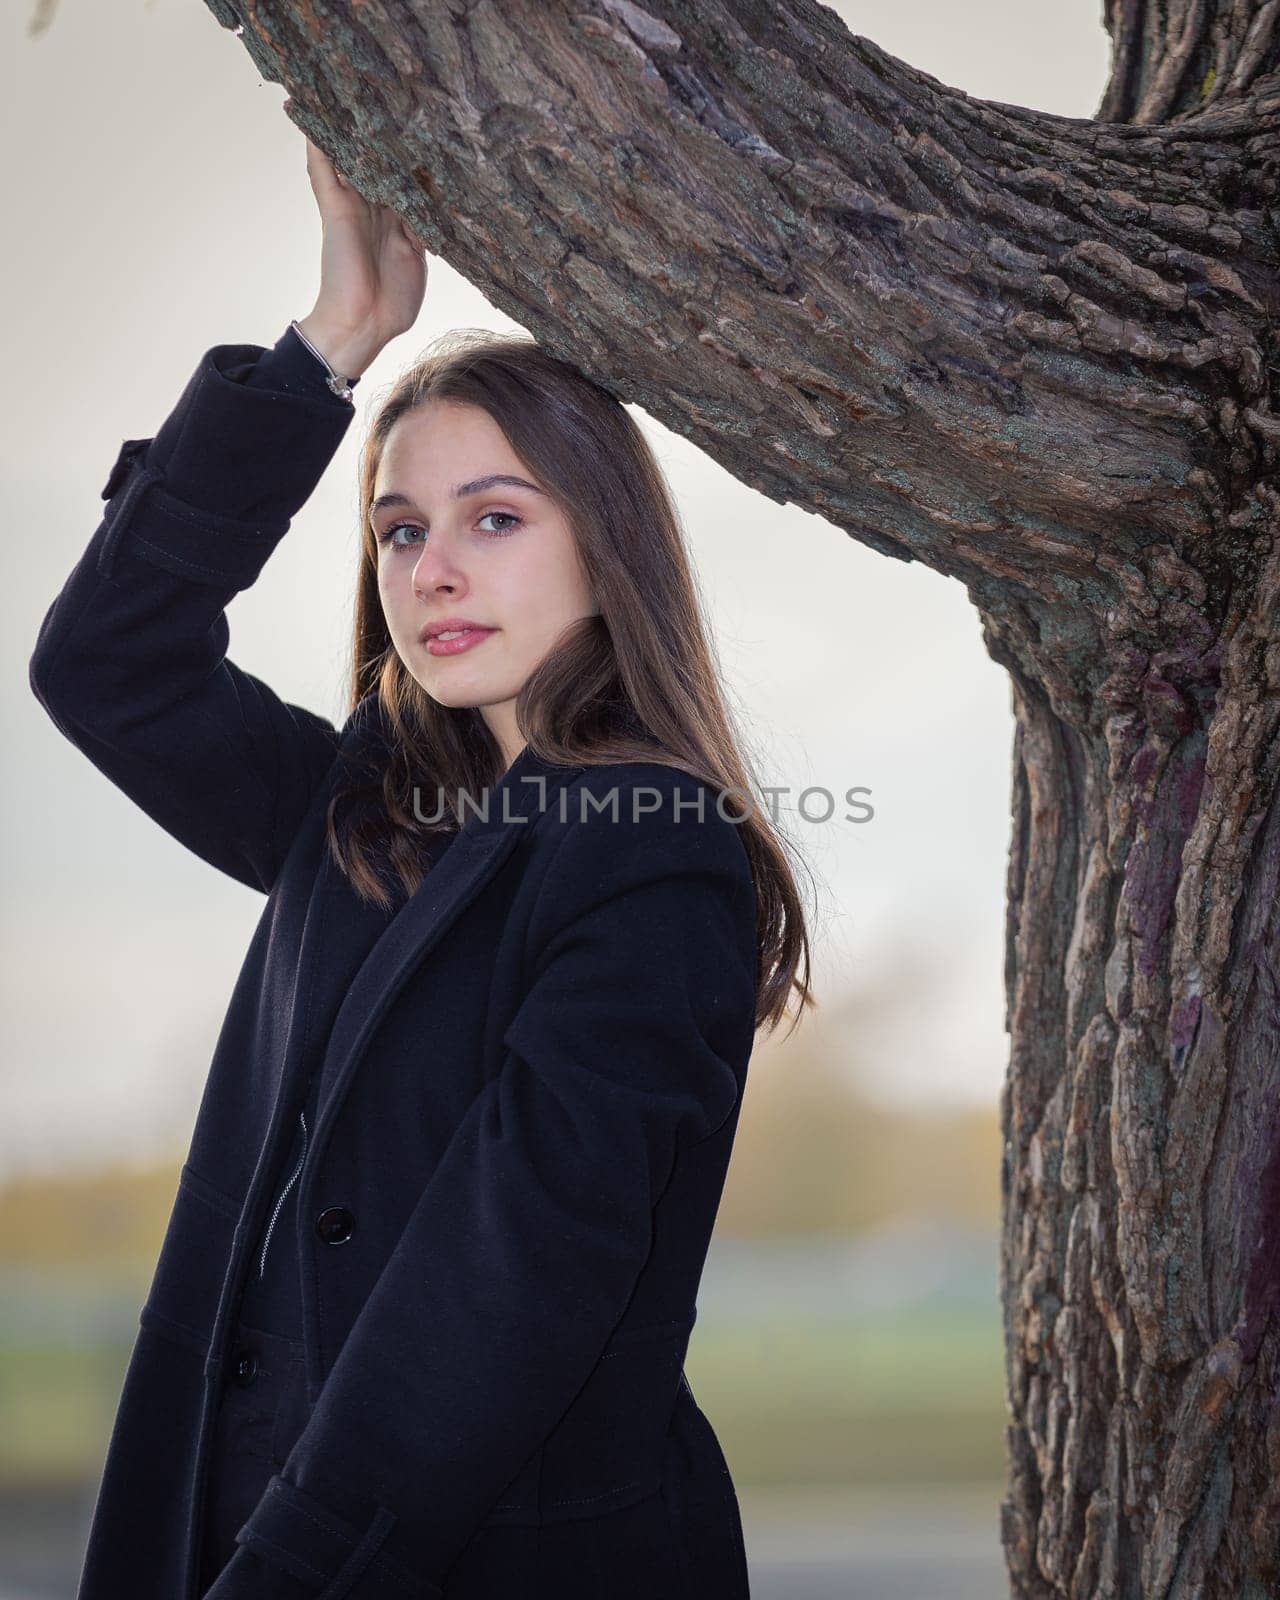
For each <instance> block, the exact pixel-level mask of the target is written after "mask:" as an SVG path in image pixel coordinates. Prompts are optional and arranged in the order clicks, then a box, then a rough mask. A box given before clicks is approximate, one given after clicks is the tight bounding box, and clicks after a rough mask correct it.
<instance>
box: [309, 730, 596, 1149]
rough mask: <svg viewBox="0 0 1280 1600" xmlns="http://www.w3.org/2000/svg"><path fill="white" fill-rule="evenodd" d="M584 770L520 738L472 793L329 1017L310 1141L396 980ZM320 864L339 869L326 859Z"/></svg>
mask: <svg viewBox="0 0 1280 1600" xmlns="http://www.w3.org/2000/svg"><path fill="white" fill-rule="evenodd" d="M583 770H584V769H583V768H582V767H577V766H556V765H553V764H552V763H550V762H546V761H543V760H542V758H541V757H539V756H537V755H535V754H534V752H533V751H532V750H531V749H530V747H529V746H528V745H526V746H525V747H524V749H523V750H522V751H521V752H520V754H519V755H518V756H517V757H516V759H515V761H514V762H513V763H512V764H511V766H510V767H508V768H507V770H506V772H505V773H504V774H503V775H502V777H501V778H500V779H499V781H498V782H497V783H496V784H495V785H493V786H492V787H491V788H489V789H487V790H482V791H481V793H480V794H478V795H476V797H475V801H476V805H477V806H478V807H479V809H478V810H471V807H470V802H469V801H468V803H467V806H468V811H469V815H468V816H467V819H466V821H465V822H464V824H463V826H462V828H461V830H460V831H459V832H458V833H457V834H456V835H455V836H454V838H453V839H452V842H450V843H448V844H447V845H446V846H445V848H444V849H443V853H442V854H440V855H439V858H438V859H437V860H435V861H434V862H433V865H432V866H431V868H430V870H429V871H428V873H427V875H426V878H425V879H424V880H423V882H422V883H421V884H420V885H419V887H418V889H417V890H416V892H415V893H414V894H413V895H412V896H411V897H410V899H409V900H408V901H407V902H406V903H405V905H404V906H403V907H402V908H401V910H400V911H399V912H398V913H397V915H396V916H395V917H394V918H393V920H392V921H391V923H390V924H389V925H388V927H387V928H386V930H385V932H383V933H382V934H381V936H380V937H379V938H378V939H377V941H376V942H375V943H374V945H373V948H372V949H371V950H370V951H369V953H368V955H367V956H366V957H365V959H364V961H363V962H362V963H361V965H360V967H359V969H358V970H357V972H356V975H355V977H354V978H353V979H352V980H351V985H350V988H349V989H348V991H347V993H346V996H345V997H344V999H343V1001H342V1004H341V1006H340V1007H339V1009H338V1012H337V1015H336V1016H335V1018H334V1023H333V1029H332V1031H331V1033H330V1035H329V1041H328V1045H327V1047H326V1049H325V1053H324V1058H323V1061H322V1063H321V1066H320V1090H319V1101H318V1112H317V1124H316V1129H315V1136H314V1140H313V1145H314V1148H316V1149H319V1148H320V1146H321V1145H322V1144H323V1143H324V1141H325V1140H326V1139H327V1138H328V1133H329V1128H330V1126H331V1124H332V1121H333V1118H334V1116H335V1115H336V1113H337V1109H338V1107H339V1106H340V1104H341V1102H342V1099H343V1096H344V1095H345V1093H346V1090H347V1086H348V1084H349V1082H350V1079H351V1074H352V1073H353V1071H354V1070H355V1068H356V1065H357V1063H358V1061H359V1058H360V1054H361V1051H362V1050H363V1048H364V1046H365V1044H366V1042H367V1041H368V1039H369V1037H370V1036H371V1034H372V1033H373V1030H374V1029H375V1028H376V1027H377V1025H378V1023H379V1021H380V1020H381V1018H382V1016H383V1014H384V1012H385V1011H386V1009H387V1007H388V1006H389V1005H390V1003H391V1001H392V1000H393V999H394V998H395V995H396V993H397V992H398V990H399V989H400V987H401V985H402V984H403V983H404V982H405V980H406V979H407V978H408V977H409V975H410V973H411V972H412V971H413V970H414V968H415V967H417V966H418V965H419V964H420V963H421V962H422V961H423V960H424V959H425V957H426V956H427V955H428V954H429V953H430V951H431V950H432V949H433V948H434V947H435V945H436V944H438V943H439V941H440V940H441V939H442V938H443V937H444V936H445V934H446V933H447V932H448V931H449V929H450V928H451V927H452V926H453V924H454V923H455V922H456V921H457V920H458V918H459V917H460V916H461V915H462V913H463V912H464V911H465V910H466V909H467V907H468V906H469V905H470V904H471V903H472V901H474V900H475V898H476V896H477V895H478V894H479V893H480V891H481V890H482V889H483V888H484V887H485V885H486V884H487V883H488V882H489V881H490V880H491V879H492V878H493V877H494V875H495V874H496V873H497V871H498V869H499V868H500V867H501V866H502V864H503V862H504V861H506V859H507V858H508V856H509V855H510V854H511V852H512V851H513V850H514V849H515V848H516V846H517V844H519V842H520V840H521V839H522V838H523V837H524V836H525V835H526V834H527V832H528V830H529V829H530V828H532V827H533V825H534V823H535V822H536V821H537V818H538V816H539V815H540V814H541V812H542V811H544V810H550V809H552V808H553V807H554V806H556V805H557V803H558V802H557V795H558V793H559V791H560V790H561V789H562V788H563V787H564V785H565V784H566V783H568V782H569V780H570V779H571V778H573V777H574V776H575V775H576V774H578V773H580V772H582V771H583ZM524 780H528V781H527V782H526V781H524ZM535 780H540V781H535ZM486 802H487V809H486ZM424 804H425V805H427V806H430V805H431V804H432V798H431V797H430V796H428V797H426V798H425V799H424ZM325 870H326V871H327V872H330V873H332V872H335V871H336V870H337V869H336V867H335V866H334V865H333V863H332V862H331V861H330V862H328V863H327V865H326V868H325Z"/></svg>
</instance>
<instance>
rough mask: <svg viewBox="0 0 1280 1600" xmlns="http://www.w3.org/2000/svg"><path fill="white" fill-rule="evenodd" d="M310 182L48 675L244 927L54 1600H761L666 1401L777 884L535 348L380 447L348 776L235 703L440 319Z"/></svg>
mask: <svg viewBox="0 0 1280 1600" xmlns="http://www.w3.org/2000/svg"><path fill="white" fill-rule="evenodd" d="M307 160H308V170H309V173H310V177H311V181H312V187H313V191H314V193H315V196H316V200H317V203H318V205H319V209H320V213H321V219H322V224H323V238H324V247H323V255H322V271H321V287H320V293H319V296H318V299H317V302H316V306H315V308H314V310H313V311H312V312H311V314H310V315H309V316H308V317H307V318H305V319H304V320H303V322H301V323H300V324H291V325H290V327H289V328H288V329H287V330H286V331H285V333H284V334H283V335H282V336H281V337H280V339H279V340H278V341H277V343H276V345H275V346H274V348H272V349H270V350H264V349H262V347H260V346H256V345H220V346H216V347H214V348H213V349H212V350H210V351H208V352H206V354H205V356H204V357H203V358H202V360H201V362H200V364H199V366H198V368H197V369H196V372H195V374H194V375H193V377H192V379H191V381H190V383H189V384H188V386H187V388H186V390H185V392H184V393H183V395H182V397H181V399H180V400H179V402H178V405H177V407H176V408H175V410H174V411H173V413H172V414H171V415H170V416H169V417H168V419H167V420H166V421H165V422H164V424H163V425H162V426H161V428H160V430H159V432H158V433H157V434H156V435H155V436H154V437H153V438H150V439H132V440H127V441H126V442H125V444H124V446H123V447H122V449H121V452H120V456H119V459H118V460H117V462H116V466H115V468H114V469H113V471H112V473H111V476H110V478H109V480H108V483H107V485H106V488H105V489H104V491H103V498H104V499H105V500H106V501H107V502H108V504H107V508H106V513H105V516H104V519H103V521H102V523H101V524H100V525H99V527H98V529H97V531H96V532H95V534H94V536H93V538H92V539H91V541H90V543H89V547H88V549H87V551H86V552H85V554H84V555H83V557H82V558H81V560H80V561H79V563H78V564H77V566H76V567H75V569H74V570H73V572H72V574H71V576H70V578H69V579H68V581H67V583H66V585H65V586H64V588H63V590H62V592H61V593H60V594H59V595H58V597H57V598H56V599H55V601H54V602H53V604H52V606H51V607H50V608H49V611H48V613H47V615H46V617H45V620H44V623H43V626H42V628H41V631H40V636H39V640H38V642H37V645H36V648H35V652H34V655H33V656H32V661H31V682H32V686H33V688H34V691H35V693H36V695H37V696H38V697H39V699H40V700H41V702H42V703H43V705H44V706H45V707H46V709H47V710H48V712H49V715H50V716H51V717H52V718H53V720H54V722H55V723H56V724H57V726H58V727H59V728H60V729H61V731H62V732H63V733H64V734H65V735H66V736H67V737H68V738H69V739H71V740H72V741H73V742H74V743H75V744H76V745H77V747H78V748H79V749H81V750H82V751H83V752H84V753H85V755H87V756H88V757H89V759H90V760H91V761H93V762H94V764H95V765H96V766H97V767H98V768H99V769H100V770H101V771H102V772H103V773H104V774H105V775H106V776H107V777H108V778H109V779H110V780H111V781H112V782H113V783H115V784H117V785H119V787H120V788H121V789H123V790H124V791H125V792H126V793H127V794H129V795H130V796H131V797H132V798H133V799H134V800H135V801H136V802H137V803H138V804H139V805H140V806H142V807H143V808H144V809H145V810H146V811H147V813H148V814H149V815H150V816H152V817H153V818H154V819H155V820H156V821H157V822H158V823H160V824H161V826H163V827H164V828H165V829H166V830H167V831H168V832H169V833H170V834H172V835H173V836H174V837H175V838H176V839H178V840H179V841H181V842H182V843H183V844H184V845H186V846H187V847H189V848H190V849H192V850H193V851H195V852H196V853H197V854H198V855H200V856H201V857H202V858H203V859H204V860H206V861H208V862H209V863H211V864H212V865H213V866H215V867H218V868H219V869H221V870H222V871H224V872H227V873H229V874H230V875H231V876H232V877H234V878H236V879H237V880H238V881H240V882H241V883H244V884H247V885H249V886H251V887H253V888H255V889H257V890H259V891H261V892H262V893H264V894H265V895H266V897H267V898H266V904H265V906H264V908H263V913H262V918H261V921H260V922H259V924H258V928H257V931H256V932H255V935H254V937H253V940H252V943H251V946H250V949H249V953H248V956H247V958H246V961H245V965H244V969H243V971H242V973H241V975H240V978H239V981H238V983H237V985H236V988H235V991H234V993H233V995H232V999H231V1004H230V1008H229V1010H228V1013H227V1017H226V1021H225V1023H224V1025H223V1029H222V1032H221V1034H220V1037H219V1039H218V1044H217V1049H216V1052H215V1055H214V1059H213V1062H212V1065H211V1067H210V1072H209V1078H208V1082H207V1084H206V1087H205V1092H204V1096H203V1099H202V1101H201V1105H200V1109H199V1114H198V1117H197V1121H196V1126H195V1131H194V1134H193V1138H192V1142H191V1146H190V1149H189V1151H188V1155H187V1159H186V1161H185V1162H184V1164H183V1167H182V1173H181V1178H180V1182H179V1188H178V1193H177V1197H176V1200H175V1204H174V1209H173V1214H172V1217H171V1220H170V1224H169V1229H168V1232H167V1234H166V1237H165V1241H164V1245H163V1249H162V1251H161V1256H160V1260H159V1263H158V1266H157V1269H156V1273H155V1278H154V1280H153V1283H152V1286H151V1289H150V1291H149V1294H148V1296H147V1300H146V1303H145V1305H144V1306H143V1308H142V1311H141V1315H140V1319H139V1321H140V1327H139V1331H138V1336H137V1340H136V1343H135V1346H134V1350H133V1354H132V1358H131V1362H130V1366H129V1369H128V1374H127V1377H126V1381H125V1386H124V1392H123V1395H122V1397H121V1401H120V1407H119V1412H118V1415H117V1419H116V1425H115V1429H114V1432H113V1435H112V1439H111V1444H110V1448H109V1451H108V1456H107V1461H106V1466H105V1471H104V1474H103V1480H102V1485H101V1488H100V1490H99V1494H98V1502H97V1507H96V1511H95V1515H94V1520H93V1525H92V1529H91V1532H90V1538H89V1545H88V1550H87V1554H86V1559H85V1565H84V1573H83V1578H82V1582H81V1587H80V1600H119V1597H120V1596H123V1595H128V1596H129V1597H130V1600H196V1597H198V1596H208V1597H209V1600H316V1597H322V1600H341V1597H345V1596H349V1597H352V1600H412V1597H424V1596H440V1595H446V1596H449V1597H451V1600H455V1597H456V1600H480V1597H486V1600H488V1597H496V1596H502V1597H503V1600H518V1597H526V1596H527V1597H530V1600H533V1597H542V1596H545V1597H547V1600H550V1597H553V1596H554V1597H555V1600H575V1597H581V1600H587V1597H591V1600H599V1597H605V1596H607V1597H609V1600H627V1597H633V1600H641V1597H644V1600H659V1597H661V1600H681V1597H687V1600H695V1597H696V1600H716V1597H719V1596H724V1597H741V1596H746V1595H747V1594H748V1579H747V1567H746V1558H745V1552H744V1546H743V1538H742V1528H741V1522H740V1518H739V1513H738V1504H737V1499H736V1496H735V1493H734V1488H733V1483H732V1480H731V1478H730V1476H729V1472H728V1468H727V1466H726V1463H725V1460H724V1457H723V1455H722V1453H721V1450H720V1447H719V1444H718V1441H717V1439H716V1436H715V1433H714V1432H713V1430H712V1427H711V1425H710V1423H709V1422H708V1420H707V1418H706V1416H705V1415H704V1414H703V1412H702V1411H701V1410H700V1409H699V1407H698V1406H697V1405H696V1404H695V1402H694V1399H693V1396H692V1393H691V1391H690V1388H689V1385H688V1383H687V1381H686V1380H685V1378H684V1374H683V1370H682V1369H683V1361H684V1358H685V1353H686V1350H687V1346H688V1341H689V1336H690V1332H691V1330H692V1326H693V1322H694V1318H695V1315H696V1296H697V1288H698V1282H699V1278H700V1275H701V1272H702V1268H703V1262H704V1259H705V1255H706V1251H707V1247H708V1243H709V1239H710V1234H711V1230H712V1226H713V1224H714V1221H715V1215H716V1210H717V1206H718V1204H719V1200H720V1194H721V1189H722V1185H723V1182H724V1178H725V1172H726V1168H727V1163H728V1160H729V1154H730V1150H731V1147H732V1143H733V1135H734V1129H735V1126H736V1123H737V1116H738V1110H739V1106H740V1103H741V1097H742V1092H743V1087H744V1083H745V1077H746V1071H747V1062H748V1057H749V1055H750V1052H751V1046H752V1041H753V1037H754V1034H755V1031H756V1029H757V1027H758V1026H760V1025H763V1024H767V1025H769V1026H770V1027H773V1026H776V1024H777V1023H778V1021H779V1020H780V1019H781V1018H782V1016H783V1015H784V1014H785V1012H786V1010H787V1006H788V1002H789V1001H790V999H791V998H792V991H793V990H794V991H798V992H799V996H800V1002H801V1008H803V1006H804V1005H805V1004H811V1003H813V1002H812V997H811V996H810V995H809V992H808V986H807V968H808V944H807V940H806V935H805V929H804V925H803V921H802V917H801V912H800V907H799V902H798V897H797V894H796V890H795V885H794V881H793V879H792V876H791V873H790V871H789V869H788V865H787V860H786V854H785V850H784V843H785V841H783V840H781V839H780V838H779V837H778V836H776V835H775V833H774V832H773V831H772V830H771V829H770V827H769V825H768V821H767V818H766V815H765V812H764V808H763V807H762V806H760V805H758V804H756V803H755V800H754V797H753V791H752V789H751V786H750V784H749V782H748V780H747V776H746V773H745V770H744V765H743V762H742V760H741V758H740V756H739V753H738V749H737V745H736V742H735V738H734V735H733V732H732V729H731V719H730V717H729V715H728V714H727V711H726V708H725V703H724V698H723V695H722V692H721V689H720V687H719V684H718V681H717V674H716V671H715V669H714V666H713V657H712V652H711V650H710V648H709V645H708V642H707V637H706V633H705V629H704V626H703V622H702V619H701V616H700V613H699V606H698V603H697V597H696V591H695V585H694V582H693V578H692V575H691V572H690V568H689V564H688V561H687V558H686V554H685V551H684V548H683V545H682V541H681V537H680V533H679V529H678V523H677V520H676V517H675V514H674V511H673V509H672V507H671V504H670V500H669V497H668V494H667V491H666V486H665V484H664V482H663V479H662V476H661V473H660V470H659V468H658V467H657V465H656V463H655V461H654V459H653V456H652V455H651V453H650V451H649V449H648V447H647V445H646V443H645V441H644V439H643V436H642V434H641V433H640V432H639V430H638V429H637V428H636V426H635V424H634V423H633V422H632V421H631V419H630V418H629V416H628V415H627V413H626V411H625V410H624V409H623V407H622V406H621V405H620V404H619V403H618V402H617V401H616V400H615V399H614V398H613V397H611V396H610V395H608V394H607V393H606V392H605V391H603V390H602V389H600V388H599V387H598V386H596V385H595V384H593V383H591V382H589V381H588V380H587V379H586V378H585V377H583V376H582V375H581V374H580V373H578V372H576V371H575V370H573V369H572V368H571V367H570V366H568V365H566V364H564V363H562V362H560V361H558V360H556V359H554V358H552V357H551V356H550V355H548V354H547V353H545V352H544V351H542V350H541V349H539V348H538V347H537V345H536V344H534V343H532V342H531V341H529V340H527V339H524V338H498V337H490V336H483V337H471V338H464V339H462V340H460V341H456V342H455V345H454V348H452V349H451V350H443V351H438V352H436V353H434V354H431V355H429V356H428V357H426V358H424V359H423V360H421V361H419V362H418V363H417V364H416V365H414V366H413V367H412V368H411V369H410V370H409V371H408V372H407V373H405V374H404V376H403V377H402V378H400V380H399V381H398V382H397V383H395V385H394V386H393V387H392V388H391V390H390V393H389V394H388V396H387V397H386V399H385V400H383V401H382V402H381V403H380V405H379V406H378V408H377V411H376V415H375V416H374V417H373V421H372V426H371V431H370V435H369V439H368V442H367V445H366V447H365V451H364V456H363V461H362V467H361V475H360V502H361V526H360V541H361V549H360V564H359V578H358V595H357V602H356V617H355V633H354V656H353V671H352V686H351V697H350V714H349V716H348V718H347V720H346V722H345V723H344V724H343V726H342V727H341V729H338V728H336V727H334V726H333V725H332V724H331V723H329V722H328V721H326V720H325V719H324V718H322V717H320V716H318V715H316V714H315V713H313V712H310V711H307V710H304V709H303V708H301V707H299V706H296V705H291V704H288V703H286V702H284V701H282V700H281V699H280V698H279V697H277V696H276V695H275V694H273V693H272V691H271V690H270V689H269V688H268V687H267V686H266V685H265V684H264V683H263V682H262V681H261V680H260V679H258V678H256V677H255V676H254V675H253V674H251V673H249V672H246V671H244V670H243V669H241V668H239V667H237V666H236V665H235V664H234V663H233V662H232V661H230V660H229V659H228V658H227V655H226V650H227V644H228V628H227V622H226V617H225V607H226V605H227V603H228V601H229V600H230V598H231V597H232V596H233V595H234V594H235V593H236V592H238V591H239V590H241V589H244V588H246V587H247V586H248V585H249V584H251V583H252V582H253V580H254V578H255V577H256V576H257V574H258V572H259V571H260V570H261V567H262V565H263V563H264V562H265V561H266V559H267V557H268V556H269V555H270V553H271V551H272V550H273V549H274V547H275V546H276V544H277V543H278V542H279V541H280V539H281V538H282V537H283V536H284V534H285V532H286V531H287V530H288V527H289V523H290V520H291V519H292V517H293V516H294V515H295V514H296V512H297V511H298V510H299V509H300V508H301V506H302V505H303V504H304V503H305V501H306V500H307V498H308V496H309V495H310V493H311V492H312V490H313V489H314V487H315V484H316V482H317V481H318V480H319V477H320V476H321V474H322V473H323V471H324V468H325V466H326V464H327V463H328V461H329V460H330V459H331V457H332V455H333V452H334V451H335V449H336V448H337V446H338V444H339V442H340V441H341V439H342V437H343V435H344V433H345V431H346V428H347V426H348V424H349V423H350V421H351V417H352V415H353V404H352V400H351V385H352V384H353V383H354V382H356V381H358V378H359V375H360V374H361V373H362V372H363V371H364V370H365V369H366V368H367V366H368V365H369V363H370V362H371V361H372V360H373V359H374V357H375V356H376V355H377V354H378V352H379V351H380V350H381V349H382V348H383V346H384V345H385V344H386V343H387V342H388V341H389V340H390V339H391V338H393V337H395V336H397V335H398V334H400V333H402V332H404V331H405V330H406V329H408V328H409V327H410V326H411V325H412V324H413V322H414V319H415V318H416V316H417V314H418V311H419V308H420V305H421V302H422V297H423V293H424V289H425V265H424V261H423V249H422V246H421V244H420V242H419V241H417V240H416V238H415V237H414V236H412V235H411V234H410V233H409V232H408V230H407V229H406V228H405V227H404V225H403V224H401V223H400V222H399V221H398V220H397V219H396V218H395V217H394V216H393V215H392V214H391V213H389V212H388V211H386V210H385V209H382V208H370V207H369V206H368V205H367V204H366V202H365V201H364V200H363V199H362V198H361V197H360V196H359V195H358V194H357V193H356V192H355V191H354V190H353V189H351V188H350V187H349V186H347V185H346V184H345V183H343V181H342V180H341V178H340V177H339V175H338V174H337V173H336V172H335V171H334V169H333V167H332V165H331V164H330V162H329V161H328V159H327V158H326V157H325V156H324V155H323V154H322V153H321V152H320V151H319V150H318V149H317V148H316V147H315V146H313V145H311V144H310V142H309V141H308V156H307ZM344 380H346V381H344ZM802 958H803V960H804V962H805V969H806V977H805V980H801V979H800V978H799V977H798V976H797V968H798V967H799V965H800V962H801V959H802Z"/></svg>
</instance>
